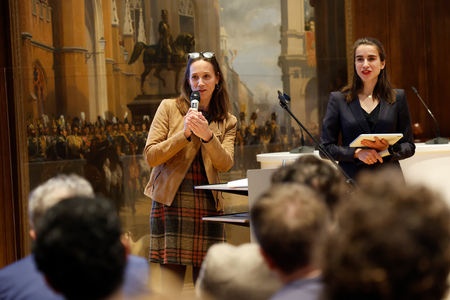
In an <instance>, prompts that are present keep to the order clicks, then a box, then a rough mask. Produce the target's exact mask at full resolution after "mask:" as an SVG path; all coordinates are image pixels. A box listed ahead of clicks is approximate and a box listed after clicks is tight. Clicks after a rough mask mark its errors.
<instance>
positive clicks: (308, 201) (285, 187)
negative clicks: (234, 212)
mask: <svg viewBox="0 0 450 300" xmlns="http://www.w3.org/2000/svg"><path fill="white" fill-rule="evenodd" d="M250 218H251V221H252V228H253V230H254V233H255V237H256V239H257V241H258V243H259V245H260V246H261V248H262V249H263V250H264V252H265V253H266V254H267V255H268V256H270V257H271V258H272V259H273V261H274V262H275V263H276V265H277V266H278V267H279V268H280V269H281V270H282V271H283V272H284V273H286V274H292V273H294V272H295V271H297V270H299V269H301V268H304V267H307V266H308V265H310V264H313V265H314V264H315V260H316V257H315V253H316V251H315V250H316V246H317V245H318V241H319V240H320V237H321V235H322V234H323V233H324V229H325V225H326V207H325V204H324V203H323V201H321V199H320V197H319V196H318V194H317V193H316V192H315V191H313V190H312V189H311V188H310V187H309V186H306V185H302V184H298V183H279V184H274V185H272V186H271V187H270V189H269V190H268V191H267V192H265V193H264V194H263V195H262V196H260V197H259V198H258V199H257V201H256V203H255V204H254V205H253V207H252V208H251V210H250Z"/></svg>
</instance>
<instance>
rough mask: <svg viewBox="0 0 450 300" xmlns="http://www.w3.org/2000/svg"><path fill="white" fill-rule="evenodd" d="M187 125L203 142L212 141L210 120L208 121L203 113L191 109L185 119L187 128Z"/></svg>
mask: <svg viewBox="0 0 450 300" xmlns="http://www.w3.org/2000/svg"><path fill="white" fill-rule="evenodd" d="M186 125H187V127H188V128H189V129H190V130H192V133H194V134H195V135H196V136H198V137H199V138H201V139H202V140H203V141H205V142H209V141H210V140H211V139H212V136H213V134H212V132H211V130H210V129H209V126H208V120H206V118H205V117H204V116H203V114H202V113H201V112H198V111H196V110H192V109H190V110H189V111H188V113H187V115H186V117H185V127H186ZM185 135H186V132H185Z"/></svg>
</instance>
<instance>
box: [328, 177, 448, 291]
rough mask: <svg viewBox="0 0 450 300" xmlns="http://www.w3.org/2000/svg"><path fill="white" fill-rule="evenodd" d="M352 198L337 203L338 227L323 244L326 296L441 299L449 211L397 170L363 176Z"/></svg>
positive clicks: (434, 194)
mask: <svg viewBox="0 0 450 300" xmlns="http://www.w3.org/2000/svg"><path fill="white" fill-rule="evenodd" d="M361 175H362V176H361V177H360V180H359V182H358V185H359V189H358V190H357V191H356V193H355V195H354V197H352V199H350V200H349V201H346V202H343V203H342V205H339V206H338V207H337V213H338V215H339V220H340V222H339V228H338V230H337V232H336V234H334V235H330V236H329V237H328V239H327V240H326V242H325V247H324V255H323V260H324V261H323V280H324V284H325V295H324V298H325V299H346V300H353V299H355V300H356V299H369V300H370V299H377V300H391V299H392V300H402V299H405V300H406V299H408V300H410V299H415V300H422V299H442V298H443V296H444V294H445V291H446V289H447V278H448V275H449V271H450V211H449V207H448V204H446V203H445V202H444V201H443V199H442V198H441V197H440V196H439V195H438V194H436V193H435V192H433V191H432V190H430V189H429V188H426V187H423V186H406V185H405V183H404V182H403V180H402V176H401V173H399V171H394V170H389V171H385V172H379V173H374V172H373V171H372V172H371V173H370V174H368V173H366V174H364V175H363V174H361Z"/></svg>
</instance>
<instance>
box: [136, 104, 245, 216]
mask: <svg viewBox="0 0 450 300" xmlns="http://www.w3.org/2000/svg"><path fill="white" fill-rule="evenodd" d="M236 124H237V120H236V117H234V116H233V115H231V114H228V117H227V118H226V119H225V120H223V121H219V122H211V124H209V128H210V129H211V131H212V132H213V134H214V136H213V138H212V140H211V141H209V142H207V143H204V142H202V141H201V140H200V138H199V137H197V136H195V135H194V134H192V135H191V141H188V140H187V139H186V137H185V136H184V133H183V127H184V115H182V114H181V113H180V111H179V109H178V108H177V106H176V100H175V99H165V100H163V101H162V102H161V104H160V105H159V107H158V110H157V111H156V114H155V117H154V119H153V122H152V125H151V126H150V131H149V134H148V137H147V144H146V145H145V149H144V157H145V159H146V161H147V163H148V165H149V166H150V167H152V168H153V169H152V173H151V175H150V180H149V182H148V184H147V187H146V188H145V191H144V194H145V195H147V196H148V197H150V198H152V199H153V200H154V201H156V202H159V203H162V204H165V205H168V206H170V205H171V204H172V202H173V199H174V197H175V194H176V192H177V190H178V188H179V187H180V184H181V182H182V181H183V179H184V177H185V176H186V173H187V171H188V169H189V167H190V166H191V164H192V161H193V160H194V158H195V156H196V154H197V152H198V150H199V149H200V148H201V151H202V157H203V164H204V166H205V170H206V175H207V177H208V182H209V184H215V183H219V182H220V181H219V173H218V171H221V172H226V171H228V170H229V169H230V168H231V167H232V166H233V163H234V140H235V137H236ZM213 195H214V199H215V201H216V208H217V210H222V209H223V197H222V194H221V193H220V194H218V193H217V192H216V191H213Z"/></svg>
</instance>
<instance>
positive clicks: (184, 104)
mask: <svg viewBox="0 0 450 300" xmlns="http://www.w3.org/2000/svg"><path fill="white" fill-rule="evenodd" d="M198 60H204V61H207V62H209V63H210V64H211V65H212V67H213V69H214V73H215V74H216V76H217V77H218V78H219V83H218V86H219V88H218V89H217V87H216V89H215V90H214V92H213V95H212V97H211V102H210V103H209V109H208V114H209V115H210V116H211V120H212V121H220V120H223V119H226V118H227V116H228V113H229V112H230V110H231V104H230V98H229V96H228V91H227V85H226V84H225V78H224V76H223V73H222V70H221V69H220V66H219V63H218V62H217V59H216V56H215V55H214V56H213V57H211V58H206V57H203V56H201V55H200V56H199V57H198V58H189V61H188V63H187V66H186V70H185V71H184V77H183V79H182V80H181V81H182V85H181V94H180V96H179V97H178V98H177V106H178V109H179V110H180V112H181V113H182V114H183V115H185V114H186V113H187V111H188V110H189V107H190V100H189V99H190V95H191V86H190V84H189V77H190V75H191V74H190V70H191V65H192V64H193V63H194V62H196V61H198Z"/></svg>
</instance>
